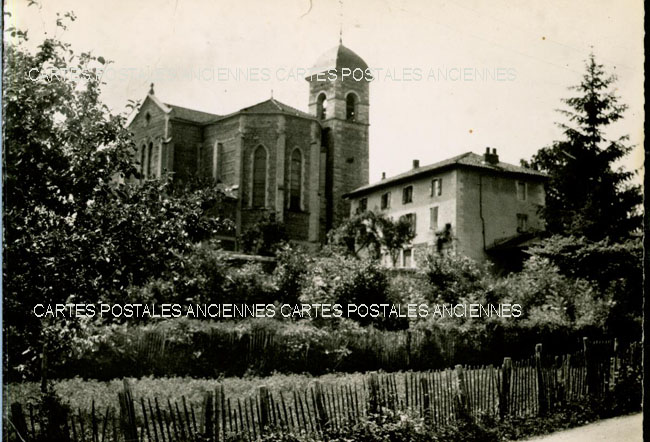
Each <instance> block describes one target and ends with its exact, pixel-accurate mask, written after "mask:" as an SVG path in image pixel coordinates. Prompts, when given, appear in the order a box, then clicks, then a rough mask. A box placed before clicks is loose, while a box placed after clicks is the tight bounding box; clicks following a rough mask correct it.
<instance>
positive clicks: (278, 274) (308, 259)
mask: <svg viewBox="0 0 650 442" xmlns="http://www.w3.org/2000/svg"><path fill="white" fill-rule="evenodd" d="M314 259H316V258H315V257H312V256H310V255H309V254H308V253H307V252H305V251H304V250H302V249H300V248H299V247H295V248H292V247H290V246H289V245H285V246H284V247H283V248H281V249H279V250H278V252H277V265H276V267H275V269H274V270H273V281H274V283H275V285H276V287H277V289H278V295H277V297H278V300H280V301H282V302H286V303H289V304H295V303H297V302H298V301H299V298H300V293H301V289H302V287H301V281H302V280H303V279H304V278H305V277H306V276H305V275H306V273H307V271H308V269H309V267H310V266H311V265H312V264H313V262H314Z"/></svg>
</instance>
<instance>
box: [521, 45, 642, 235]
mask: <svg viewBox="0 0 650 442" xmlns="http://www.w3.org/2000/svg"><path fill="white" fill-rule="evenodd" d="M615 81H616V77H615V76H614V75H611V76H608V75H607V74H606V73H605V70H604V68H603V65H601V64H598V63H597V62H596V60H595V57H594V55H593V54H591V55H590V56H589V59H588V60H587V62H586V73H585V74H584V76H583V78H582V81H581V82H580V84H578V85H577V86H573V87H571V88H570V90H573V91H576V95H575V96H573V97H571V98H567V99H564V100H563V102H564V104H566V105H567V106H568V109H563V110H560V112H561V113H562V115H564V116H565V117H566V118H567V119H568V122H567V123H559V126H560V127H561V128H562V130H563V132H564V139H563V140H561V141H556V142H554V143H553V144H552V145H551V146H548V147H544V148H542V149H541V150H540V151H539V152H538V153H537V154H535V155H534V156H533V159H532V163H531V165H532V166H533V167H535V168H537V169H540V170H543V171H545V172H547V173H548V174H549V176H550V180H549V182H548V185H547V187H546V207H545V208H544V209H543V215H544V218H545V220H546V228H547V230H548V231H549V232H550V233H558V234H565V235H575V236H585V237H587V238H589V239H593V240H600V239H603V238H605V237H610V238H612V239H614V240H618V239H622V238H626V237H629V235H630V234H631V233H632V232H634V231H636V230H637V229H638V228H639V227H640V225H641V224H640V223H641V215H640V213H639V211H638V206H639V204H640V203H641V193H640V188H639V186H636V185H631V184H630V183H629V181H630V179H631V178H632V177H633V175H634V174H633V173H632V172H629V171H624V170H623V169H621V168H617V169H615V168H614V165H615V163H616V162H617V161H619V160H621V159H622V158H624V157H625V156H626V155H627V154H628V153H629V152H630V150H631V149H632V146H629V145H627V144H626V142H627V141H628V139H629V137H628V136H627V135H626V136H622V137H620V138H618V139H613V140H610V139H607V138H606V134H605V131H606V129H607V128H608V127H609V126H610V125H611V124H613V123H615V122H616V121H618V120H620V119H621V118H623V112H624V111H625V110H626V108H627V106H626V105H624V104H620V103H619V98H618V97H617V96H616V95H615V91H613V90H612V87H613V85H614V83H615Z"/></svg>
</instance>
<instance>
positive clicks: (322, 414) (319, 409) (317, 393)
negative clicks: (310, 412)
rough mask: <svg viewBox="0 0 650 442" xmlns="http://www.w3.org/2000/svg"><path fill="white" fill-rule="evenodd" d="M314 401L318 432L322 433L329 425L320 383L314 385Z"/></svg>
mask: <svg viewBox="0 0 650 442" xmlns="http://www.w3.org/2000/svg"><path fill="white" fill-rule="evenodd" d="M314 399H315V401H314V402H315V404H314V405H315V406H316V418H317V419H318V425H319V426H320V430H321V431H322V432H323V433H324V432H325V431H326V430H327V427H328V425H329V416H327V410H326V409H325V397H324V395H323V386H322V385H321V383H320V381H316V382H315V383H314Z"/></svg>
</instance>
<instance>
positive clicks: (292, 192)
mask: <svg viewBox="0 0 650 442" xmlns="http://www.w3.org/2000/svg"><path fill="white" fill-rule="evenodd" d="M289 180H290V188H289V208H290V209H292V210H300V198H301V196H302V154H301V153H300V149H294V151H293V153H292V154H291V171H290V175H289Z"/></svg>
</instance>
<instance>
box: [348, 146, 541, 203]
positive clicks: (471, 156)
mask: <svg viewBox="0 0 650 442" xmlns="http://www.w3.org/2000/svg"><path fill="white" fill-rule="evenodd" d="M455 167H470V168H477V169H484V170H488V171H492V172H496V173H506V174H515V175H526V176H530V177H533V178H537V179H542V180H544V179H546V178H547V175H546V174H545V173H543V172H539V171H537V170H533V169H528V168H525V167H521V166H515V165H514V164H509V163H504V162H502V161H499V162H498V163H496V164H490V163H487V162H485V161H484V159H483V156H482V155H478V154H475V153H473V152H465V153H464V154H461V155H458V156H455V157H452V158H448V159H446V160H443V161H439V162H437V163H433V164H429V165H427V166H422V167H418V168H415V169H411V170H409V171H407V172H404V173H401V174H398V175H394V176H392V177H389V178H386V179H383V180H381V181H377V182H375V183H370V184H367V185H365V186H362V187H359V188H358V189H355V190H353V191H351V192H349V193H347V194H346V195H345V196H354V195H358V194H363V193H367V192H368V191H371V190H375V189H378V188H381V187H387V186H390V185H393V184H397V183H400V182H404V181H408V180H411V179H413V178H416V177H420V176H425V175H429V174H432V173H434V172H439V171H440V170H441V169H448V168H455Z"/></svg>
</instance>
